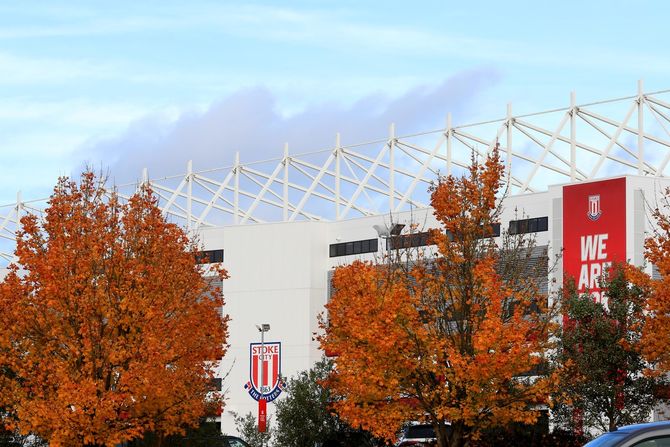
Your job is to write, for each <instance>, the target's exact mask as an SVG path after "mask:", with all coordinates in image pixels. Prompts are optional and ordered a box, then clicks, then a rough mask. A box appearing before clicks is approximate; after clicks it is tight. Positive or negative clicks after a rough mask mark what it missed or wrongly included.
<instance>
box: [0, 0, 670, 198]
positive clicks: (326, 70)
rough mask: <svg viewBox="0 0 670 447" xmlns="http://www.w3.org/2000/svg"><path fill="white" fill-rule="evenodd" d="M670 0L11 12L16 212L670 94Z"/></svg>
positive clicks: (2, 140)
mask: <svg viewBox="0 0 670 447" xmlns="http://www.w3.org/2000/svg"><path fill="white" fill-rule="evenodd" d="M666 5H667V2H663V1H635V2H634V1H619V0H610V1H607V2H605V1H602V2H601V1H591V2H589V1H583V0H582V1H562V2H551V3H550V2H537V1H534V2H531V1H526V2H518V1H517V2H515V1H507V2H500V1H495V2H493V1H470V2H452V1H442V2H422V1H417V2H404V1H403V2H400V1H399V2H390V1H385V2H376V1H368V2H361V1H321V2H313V1H297V2H270V1H268V2H221V1H218V2H217V1H212V2H202V1H190V2H177V1H156V2H151V1H143V2H137V1H122V0H117V1H115V2H102V1H101V2H92V1H64V0H61V1H58V0H54V1H44V2H38V1H25V2H2V3H0V70H1V73H2V75H1V76H0V99H1V100H0V151H2V164H1V165H0V166H1V167H0V169H1V171H0V172H1V174H2V175H0V202H1V203H7V202H10V201H11V200H13V198H14V197H15V195H16V191H17V190H19V189H21V190H22V191H23V195H24V198H33V197H34V198H37V197H43V196H46V195H48V194H49V192H50V190H51V187H52V186H53V184H54V182H55V180H56V178H57V177H58V176H59V175H63V174H65V175H67V174H71V173H73V172H77V170H79V169H80V168H81V166H82V165H83V164H84V163H89V164H92V165H94V166H96V167H103V168H109V170H110V172H111V173H112V175H113V176H114V177H115V178H118V179H121V180H123V181H125V180H132V179H136V178H138V177H139V176H140V172H141V168H142V167H143V166H147V167H148V168H149V170H150V172H151V174H152V175H155V176H162V175H169V174H177V173H181V172H183V171H184V169H185V164H186V161H187V160H188V159H193V160H194V167H195V169H205V168H209V167H216V166H225V165H228V164H230V163H231V160H232V158H233V154H234V152H235V151H236V150H239V151H241V153H242V157H243V159H245V160H248V161H251V160H257V159H264V158H270V157H276V156H279V155H280V154H281V150H282V146H283V143H284V141H288V142H289V143H290V145H291V148H292V150H296V151H300V152H303V151H309V150H316V149H321V148H323V147H326V146H328V145H332V144H333V142H334V139H335V133H336V132H341V133H342V140H343V142H344V143H345V144H346V143H355V142H358V141H360V140H361V139H367V138H379V137H383V136H384V135H385V134H386V132H387V129H388V125H389V123H390V122H392V121H393V122H396V124H397V128H398V132H399V133H400V134H404V133H409V132H413V131H418V130H428V129H434V128H436V127H439V126H442V125H443V123H444V120H445V116H446V114H447V112H449V111H451V112H452V113H453V114H454V121H455V123H465V122H470V121H473V120H476V119H490V118H499V117H501V116H502V115H504V111H505V104H506V103H507V102H512V103H513V105H514V111H515V113H524V112H533V111H539V110H543V109H549V108H554V107H561V106H565V105H567V103H568V98H569V93H570V91H572V90H576V92H577V97H578V102H586V101H592V100H598V99H605V98H614V97H619V96H626V95H631V94H634V93H635V89H636V81H637V79H644V82H645V89H646V90H647V91H654V90H660V89H666V88H670V51H669V50H668V48H670V45H668V44H669V43H670V37H669V36H670V35H669V34H668V33H667V31H666V29H665V28H666V26H667V18H668V17H669V16H670V15H669V14H668V13H669V12H670V11H669V9H670V7H669V6H666Z"/></svg>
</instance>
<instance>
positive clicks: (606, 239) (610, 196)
mask: <svg viewBox="0 0 670 447" xmlns="http://www.w3.org/2000/svg"><path fill="white" fill-rule="evenodd" d="M625 260H626V179H625V178H617V179H612V180H603V181H600V182H589V183H579V184H573V185H568V186H564V187H563V274H564V277H565V279H568V278H572V279H574V281H575V285H576V286H577V291H578V292H580V293H581V292H585V291H586V290H588V291H589V293H590V294H591V295H592V296H593V299H594V300H596V301H598V302H601V301H604V300H606V297H605V296H604V294H603V292H602V291H601V290H600V284H599V280H600V277H601V276H602V274H603V273H604V272H605V271H606V270H607V269H608V268H609V266H610V265H611V264H612V262H614V261H625Z"/></svg>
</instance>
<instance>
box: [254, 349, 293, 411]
mask: <svg viewBox="0 0 670 447" xmlns="http://www.w3.org/2000/svg"><path fill="white" fill-rule="evenodd" d="M285 387H286V383H285V382H284V379H283V378H282V375H281V343H280V342H268V343H263V344H262V345H261V343H250V344H249V381H248V382H247V383H246V384H245V385H244V388H245V389H246V390H247V392H248V393H249V395H250V396H251V397H252V398H253V399H254V400H259V399H261V398H263V399H264V400H266V401H267V402H272V401H273V400H275V399H276V398H277V397H278V396H279V395H280V394H281V392H282V390H283V389H284V388H285Z"/></svg>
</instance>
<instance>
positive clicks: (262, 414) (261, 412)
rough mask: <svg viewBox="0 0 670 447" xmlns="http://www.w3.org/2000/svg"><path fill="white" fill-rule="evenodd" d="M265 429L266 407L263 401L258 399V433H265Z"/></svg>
mask: <svg viewBox="0 0 670 447" xmlns="http://www.w3.org/2000/svg"><path fill="white" fill-rule="evenodd" d="M266 428H267V405H266V402H265V399H258V431H259V432H260V433H263V432H265V430H266Z"/></svg>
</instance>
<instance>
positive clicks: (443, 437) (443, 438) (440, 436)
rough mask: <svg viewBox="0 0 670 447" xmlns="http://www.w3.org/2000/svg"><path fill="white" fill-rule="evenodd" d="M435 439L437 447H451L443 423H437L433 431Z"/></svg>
mask: <svg viewBox="0 0 670 447" xmlns="http://www.w3.org/2000/svg"><path fill="white" fill-rule="evenodd" d="M435 437H436V438H437V446H438V447H451V444H450V442H449V433H448V432H447V426H446V425H445V424H444V423H439V422H438V423H437V427H436V429H435Z"/></svg>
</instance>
